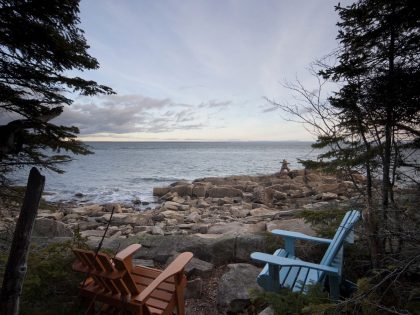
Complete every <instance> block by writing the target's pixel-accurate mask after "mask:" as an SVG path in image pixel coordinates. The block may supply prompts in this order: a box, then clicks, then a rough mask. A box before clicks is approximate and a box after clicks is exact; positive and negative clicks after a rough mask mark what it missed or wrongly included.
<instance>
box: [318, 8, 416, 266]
mask: <svg viewBox="0 0 420 315" xmlns="http://www.w3.org/2000/svg"><path fill="white" fill-rule="evenodd" d="M336 9H337V11H338V13H339V15H340V18H341V21H340V22H339V23H338V26H339V27H340V31H339V35H338V39H339V41H340V48H339V50H338V65H336V66H333V67H329V68H327V69H325V71H322V74H323V75H324V76H325V77H327V78H330V79H333V80H334V81H336V82H340V83H342V84H343V86H342V88H341V89H340V91H339V92H338V93H336V94H335V95H334V96H333V97H331V98H330V102H331V105H332V106H333V107H334V108H336V109H337V110H338V112H339V118H340V124H341V125H342V126H343V127H344V129H346V130H348V131H350V132H351V133H352V137H351V138H349V137H347V139H351V145H349V143H346V144H347V147H348V148H351V149H356V150H353V151H352V152H353V154H352V160H353V161H357V162H361V163H362V164H364V165H365V171H366V173H367V175H368V180H369V181H370V182H368V185H367V189H368V191H367V196H368V208H369V209H368V211H367V214H368V215H367V216H366V218H367V221H370V222H368V223H369V224H368V226H369V228H370V232H371V233H372V234H376V235H377V238H376V242H375V244H376V245H375V247H376V248H375V252H376V253H377V255H379V256H380V255H381V253H382V252H383V251H384V248H383V247H384V246H385V244H384V243H383V242H382V241H383V240H384V239H386V235H385V233H386V230H387V229H389V227H388V226H387V223H388V221H389V219H390V217H389V211H388V210H389V207H390V204H392V203H393V202H394V198H393V186H394V184H395V181H396V179H397V175H398V170H399V168H400V167H401V166H414V167H417V168H418V164H417V165H416V163H415V161H414V163H413V161H412V160H410V159H409V154H408V153H409V152H410V151H409V150H410V149H418V148H420V146H419V144H420V141H419V139H420V130H419V129H418V128H419V125H420V89H419V86H420V44H419V43H420V6H419V4H418V2H417V1H412V0H398V1H396V0H360V1H358V2H356V3H354V4H352V5H350V6H348V7H341V6H338V7H337V8H336ZM320 144H321V145H322V141H321V143H320ZM410 153H411V152H410ZM377 167H379V170H378V174H379V177H380V178H381V204H382V206H381V211H380V212H379V213H372V212H374V211H375V210H376V209H375V208H374V207H373V205H372V191H371V189H372V187H371V180H372V179H371V176H372V173H373V172H375V171H376V168H377ZM394 213H396V212H394ZM393 219H398V218H395V217H394V218H393ZM378 220H381V222H382V224H381V225H380V226H379V229H378V223H377V221H378ZM397 224H399V222H397ZM381 242H382V243H381ZM377 258H378V259H380V257H377Z"/></svg>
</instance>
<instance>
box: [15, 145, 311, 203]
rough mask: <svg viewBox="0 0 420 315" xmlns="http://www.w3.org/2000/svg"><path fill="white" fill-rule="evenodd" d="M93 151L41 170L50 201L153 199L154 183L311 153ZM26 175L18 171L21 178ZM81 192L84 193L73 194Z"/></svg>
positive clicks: (248, 170)
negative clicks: (58, 167)
mask: <svg viewBox="0 0 420 315" xmlns="http://www.w3.org/2000/svg"><path fill="white" fill-rule="evenodd" d="M87 144H88V145H89V146H90V147H91V150H92V151H94V152H95V154H92V155H88V156H76V157H75V160H74V161H72V162H71V163H69V164H67V165H65V166H64V167H63V168H64V170H65V173H64V174H56V173H53V172H51V171H46V170H42V172H43V174H44V175H46V187H45V191H46V192H47V193H48V194H46V196H45V198H46V199H47V200H49V201H53V202H68V201H78V202H95V203H107V202H120V203H131V202H132V201H133V200H135V199H140V200H141V201H147V202H151V203H153V202H156V200H155V198H154V197H153V196H152V189H153V187H160V186H166V185H168V184H170V183H172V182H174V181H178V180H183V179H184V180H193V179H197V178H202V177H208V176H228V175H257V174H270V173H274V172H278V171H279V170H280V167H281V161H282V160H283V159H286V160H287V161H288V162H289V163H290V165H289V167H291V168H299V167H300V165H299V164H298V162H297V159H298V158H300V159H309V158H315V157H316V155H317V154H318V152H317V151H313V150H312V148H311V147H310V145H311V143H310V142H88V143H87ZM24 175H25V177H26V176H27V174H21V178H20V181H22V182H24V178H25V177H24ZM77 193H81V194H83V197H81V198H80V197H76V196H75V194H77Z"/></svg>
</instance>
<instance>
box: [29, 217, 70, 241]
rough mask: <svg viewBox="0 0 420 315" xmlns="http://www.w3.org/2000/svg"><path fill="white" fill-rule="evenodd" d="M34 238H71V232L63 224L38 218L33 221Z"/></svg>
mask: <svg viewBox="0 0 420 315" xmlns="http://www.w3.org/2000/svg"><path fill="white" fill-rule="evenodd" d="M32 235H33V236H34V237H72V236H73V231H72V230H71V228H69V227H68V226H67V225H66V224H64V223H63V222H60V221H57V220H54V219H45V218H40V219H36V220H35V225H34V229H33V232H32Z"/></svg>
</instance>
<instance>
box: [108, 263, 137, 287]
mask: <svg viewBox="0 0 420 315" xmlns="http://www.w3.org/2000/svg"><path fill="white" fill-rule="evenodd" d="M113 261H114V264H115V269H116V270H118V271H127V272H125V273H124V275H123V277H122V281H123V282H124V285H125V286H126V287H127V289H128V290H129V292H130V294H131V295H138V294H140V290H139V289H138V288H137V285H136V283H135V281H134V279H133V277H132V275H131V273H130V272H129V270H130V269H131V267H130V266H126V265H125V263H124V261H123V260H121V259H118V258H114V259H113Z"/></svg>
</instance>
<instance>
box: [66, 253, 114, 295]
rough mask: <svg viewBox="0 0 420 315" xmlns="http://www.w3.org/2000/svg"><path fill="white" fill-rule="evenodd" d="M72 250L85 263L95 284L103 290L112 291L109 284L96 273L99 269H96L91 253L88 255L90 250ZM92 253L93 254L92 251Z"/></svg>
mask: <svg viewBox="0 0 420 315" xmlns="http://www.w3.org/2000/svg"><path fill="white" fill-rule="evenodd" d="M73 252H74V254H75V255H76V256H77V258H78V259H79V260H80V261H81V262H82V263H83V264H85V265H86V267H87V268H88V272H89V273H90V276H91V277H92V278H93V280H94V281H95V283H96V285H99V286H100V287H101V288H102V289H103V290H104V291H105V292H113V290H112V286H109V284H108V281H106V279H103V278H102V277H100V276H98V275H97V274H98V272H100V270H98V269H97V268H96V266H95V264H94V263H93V262H92V259H91V255H89V253H91V251H87V250H83V249H77V248H75V249H73ZM92 254H93V255H95V254H94V253H92Z"/></svg>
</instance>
